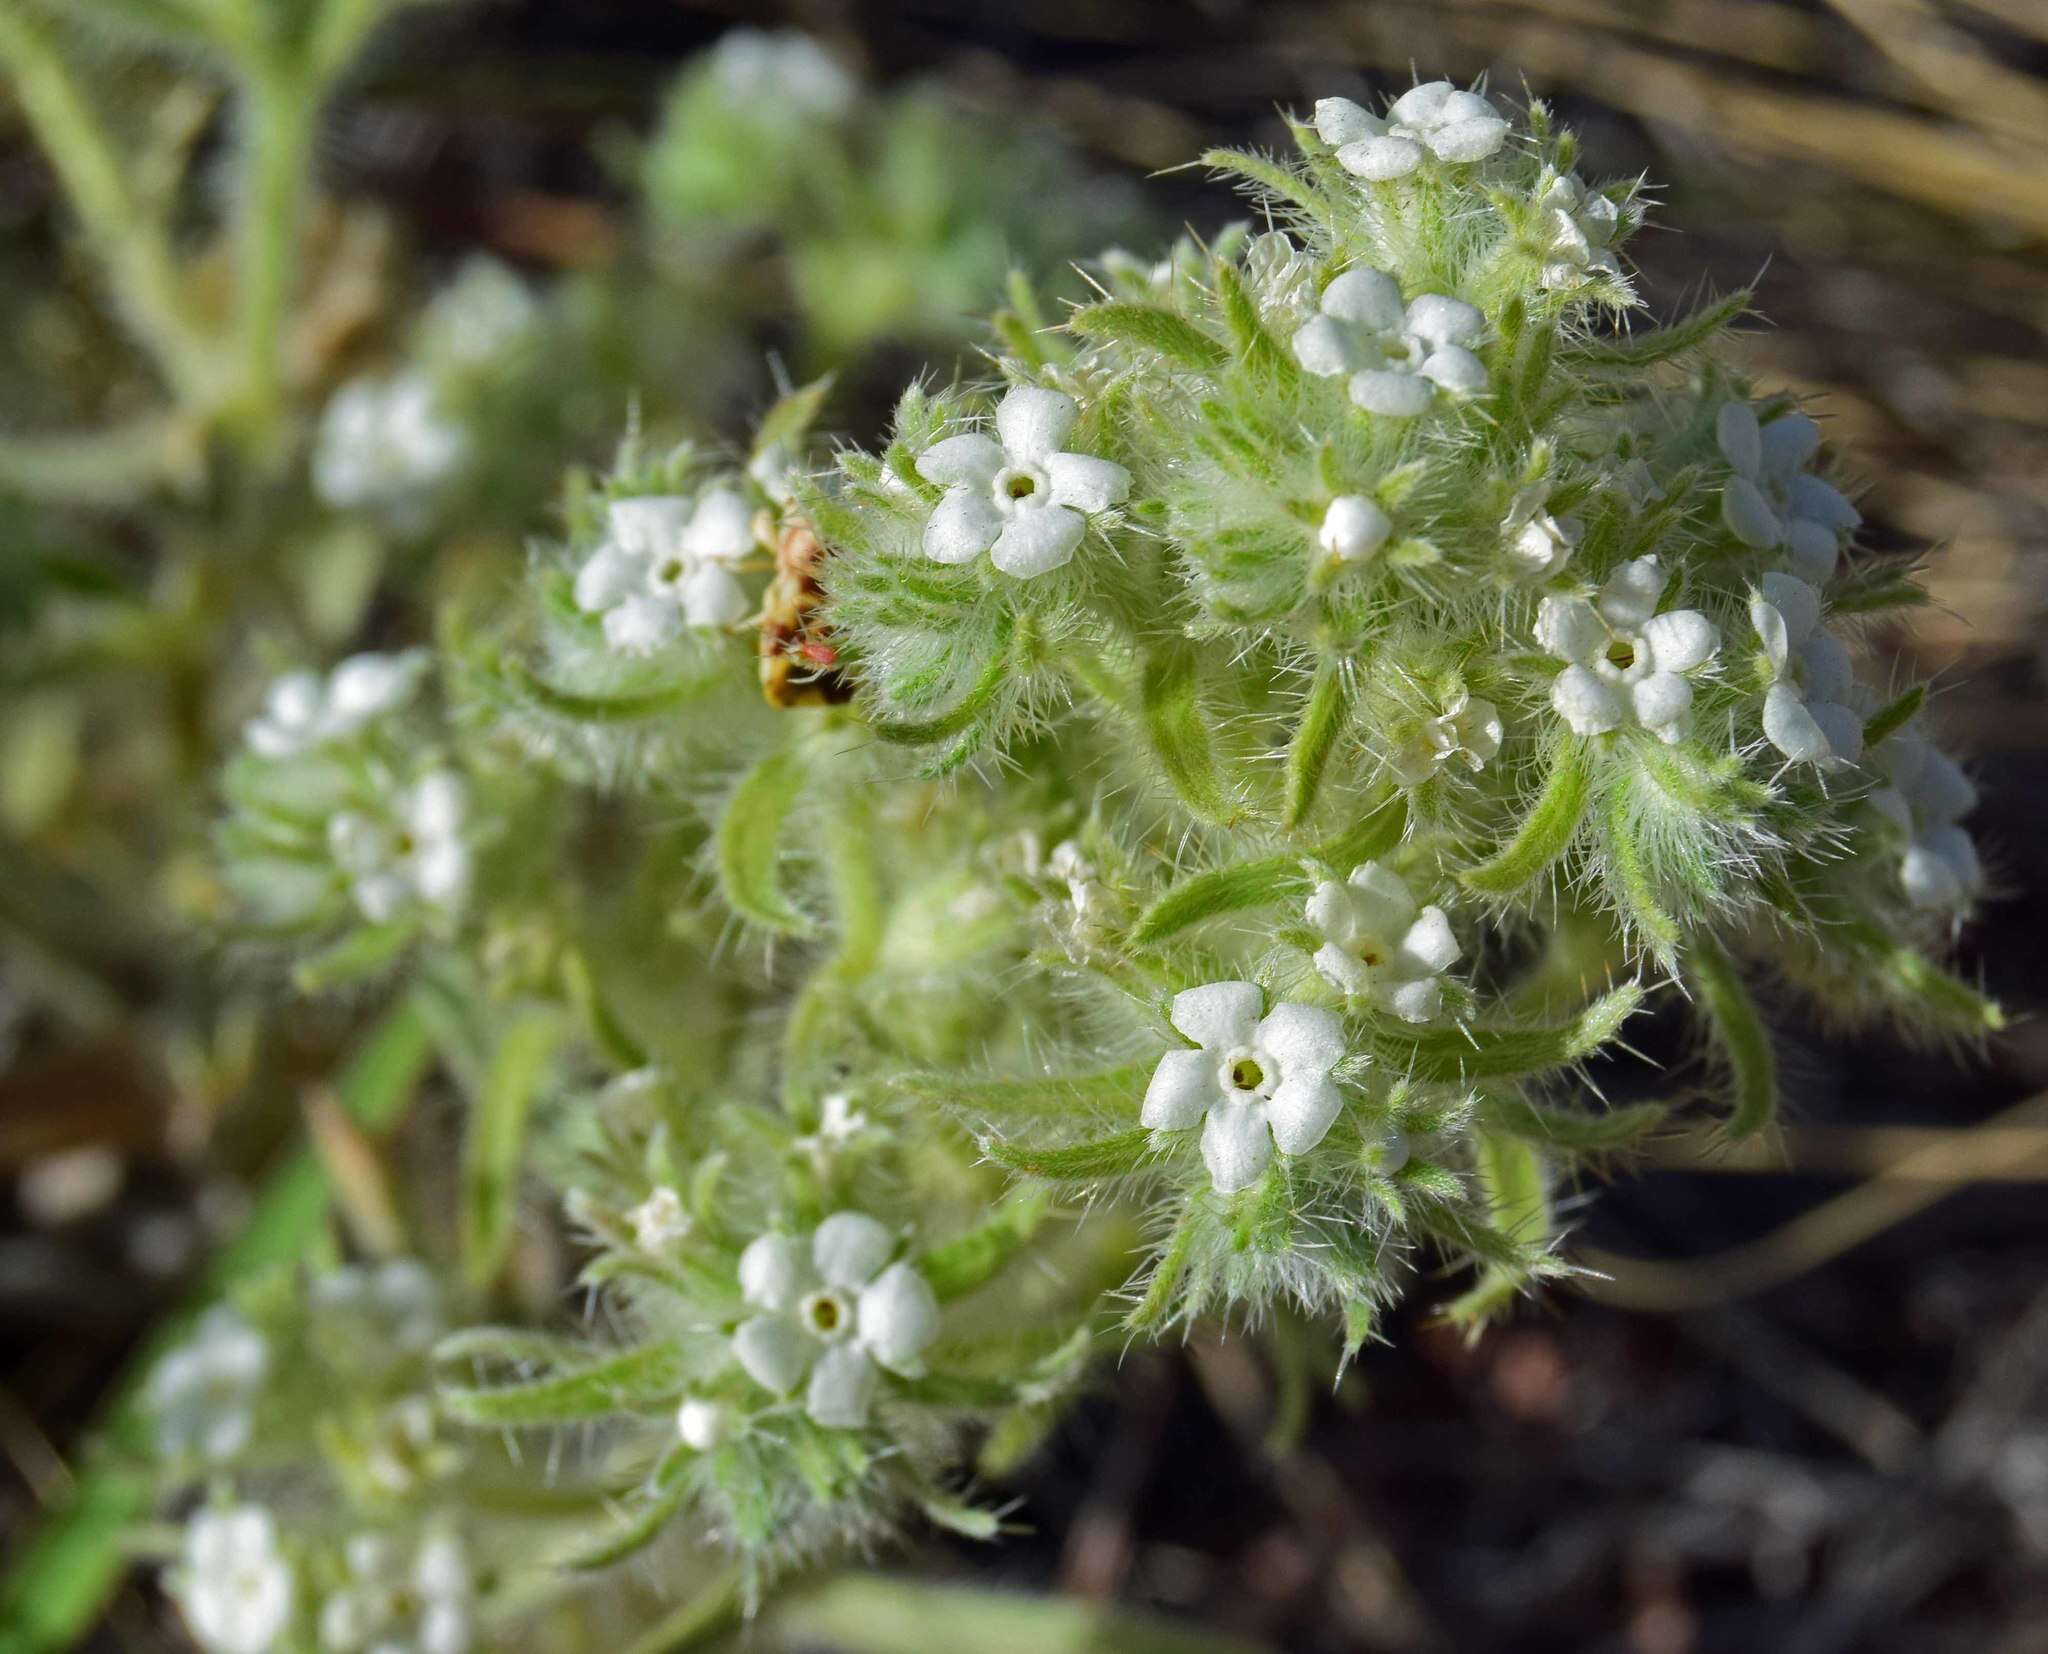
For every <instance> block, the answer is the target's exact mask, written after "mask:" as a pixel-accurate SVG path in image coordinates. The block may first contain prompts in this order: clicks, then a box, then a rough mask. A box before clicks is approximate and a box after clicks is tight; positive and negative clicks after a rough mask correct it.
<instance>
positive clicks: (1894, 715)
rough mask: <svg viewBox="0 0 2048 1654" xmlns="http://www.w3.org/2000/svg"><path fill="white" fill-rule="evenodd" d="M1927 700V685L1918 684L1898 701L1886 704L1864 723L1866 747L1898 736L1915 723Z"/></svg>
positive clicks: (1864, 742) (1864, 743)
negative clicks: (1891, 736) (1888, 737)
mask: <svg viewBox="0 0 2048 1654" xmlns="http://www.w3.org/2000/svg"><path fill="white" fill-rule="evenodd" d="M1926 700H1927V685H1925V684H1924V683H1916V684H1914V685H1913V687H1912V688H1911V689H1909V690H1907V691H1906V692H1905V694H1903V695H1901V696H1899V697H1898V698H1897V699H1896V700H1891V701H1887V702H1885V704H1884V705H1883V706H1881V707H1879V708H1878V709H1877V710H1876V711H1875V712H1873V713H1872V714H1871V715H1870V717H1869V718H1868V719H1867V720H1865V722H1864V725H1863V745H1864V747H1865V748H1866V749H1867V748H1870V747H1874V746H1876V745H1877V743H1878V742H1880V741H1882V740H1883V739H1884V738H1885V737H1886V736H1887V735H1895V734H1897V733H1898V731H1899V730H1901V729H1903V728H1904V727H1905V726H1906V725H1907V724H1909V723H1911V722H1912V721H1913V715H1914V714H1915V713H1917V712H1918V711H1919V710H1920V708H1921V707H1922V706H1923V705H1924V704H1925V703H1926Z"/></svg>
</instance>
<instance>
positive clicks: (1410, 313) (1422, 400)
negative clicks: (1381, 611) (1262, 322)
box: [1294, 269, 1487, 419]
mask: <svg viewBox="0 0 2048 1654" xmlns="http://www.w3.org/2000/svg"><path fill="white" fill-rule="evenodd" d="M1485 330H1486V318H1485V317H1483V316H1482V315H1480V313H1479V312H1478V311H1477V310H1475V309H1473V307H1472V306H1471V305H1469V304H1466V303H1464V302H1463V301H1462V300H1460V299H1451V298H1446V297H1444V295H1443V294H1441V293H1423V294H1421V295H1419V296H1418V297H1417V298H1416V299H1415V301H1414V302H1413V303H1412V304H1409V305H1407V306H1405V307H1404V306H1403V305H1402V303H1401V287H1400V284H1399V283H1398V282H1396V281H1395V280H1394V278H1393V277H1392V276H1390V275H1388V274H1387V273H1386V272H1385V271H1384V270H1370V269H1358V270H1346V271H1345V272H1344V274H1343V275H1341V276H1339V277H1338V278H1337V279H1336V280H1335V281H1333V282H1331V283H1330V285H1329V286H1328V287H1326V288H1324V289H1323V298H1322V306H1321V309H1320V310H1319V311H1318V313H1317V314H1316V315H1314V316H1312V317H1310V318H1309V320H1308V321H1306V322H1305V323H1303V324H1302V326H1301V329H1300V331H1298V332H1297V333H1296V334H1295V335H1294V354H1295V357H1296V359H1297V360H1298V361H1299V362H1300V363H1301V365H1302V366H1303V367H1304V368H1306V369H1307V370H1308V371H1309V372H1310V373H1313V374H1316V375H1318V376H1319V377H1321V378H1325V379H1327V378H1331V377H1333V376H1335V375H1337V374H1349V375H1350V376H1351V387H1350V388H1351V400H1352V401H1353V402H1355V403H1356V404H1357V405H1358V406H1359V407H1361V408H1363V409H1365V411H1366V412H1367V413H1375V414H1383V415H1385V416H1386V417H1388V418H1390V419H1413V418H1414V417H1415V416H1416V415H1417V414H1422V413H1427V412H1428V411H1429V408H1430V404H1431V403H1432V402H1433V401H1434V400H1435V399H1436V393H1437V392H1438V390H1443V391H1446V392H1448V393H1450V394H1451V395H1453V396H1459V397H1469V396H1478V395H1480V394H1482V393H1483V392H1484V391H1485V390H1486V386H1487V377H1486V364H1485V363H1483V362H1482V361H1480V360H1479V358H1478V357H1477V356H1475V355H1473V354H1472V352H1471V351H1470V350H1468V349H1467V348H1466V347H1467V346H1468V345H1470V344H1472V343H1473V342H1474V341H1475V340H1477V339H1478V337H1479V336H1480V334H1481V333H1483V332H1485Z"/></svg>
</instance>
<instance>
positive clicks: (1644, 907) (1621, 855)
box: [1607, 802, 1681, 970]
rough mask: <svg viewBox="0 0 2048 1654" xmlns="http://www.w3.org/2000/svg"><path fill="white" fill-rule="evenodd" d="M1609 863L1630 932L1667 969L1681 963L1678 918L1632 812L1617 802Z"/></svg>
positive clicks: (1611, 824)
mask: <svg viewBox="0 0 2048 1654" xmlns="http://www.w3.org/2000/svg"><path fill="white" fill-rule="evenodd" d="M1607 865H1608V868H1609V870H1610V871H1611V872H1612V874H1613V876H1614V877H1613V888H1614V890H1615V891H1616V893H1617V894H1618V895H1619V897H1620V904H1619V905H1620V909H1621V916H1622V918H1623V919H1624V920H1625V921H1626V922H1627V924H1628V927H1629V931H1630V933H1631V934H1632V935H1633V936H1635V937H1637V938H1639V939H1640V940H1641V942H1642V943H1643V944H1644V945H1645V946H1647V947H1648V948H1649V950H1650V951H1651V952H1652V953H1653V954H1655V955H1656V957H1657V962H1658V963H1659V964H1660V965H1662V966H1663V967H1664V968H1665V969H1666V970H1675V969H1676V968H1677V965H1678V947H1679V942H1680V940H1681V936H1680V932H1679V926H1678V921H1677V920H1676V919H1674V918H1673V917H1672V916H1671V913H1670V911H1669V909H1668V908H1667V907H1666V906H1665V903H1664V898H1663V896H1662V894H1661V893H1660V892H1659V891H1658V889H1657V884H1656V881H1655V879H1653V878H1652V877H1651V875H1650V869H1649V865H1648V863H1646V862H1645V861H1644V860H1643V850H1642V842H1641V837H1640V834H1639V832H1638V829H1637V828H1636V826H1635V824H1634V823H1633V822H1632V821H1630V820H1629V818H1628V812H1627V811H1626V810H1624V809H1623V808H1622V807H1621V805H1620V803H1619V802H1617V803H1616V804H1615V806H1614V808H1613V809H1612V811H1611V812H1610V814H1609V819H1608V827H1607Z"/></svg>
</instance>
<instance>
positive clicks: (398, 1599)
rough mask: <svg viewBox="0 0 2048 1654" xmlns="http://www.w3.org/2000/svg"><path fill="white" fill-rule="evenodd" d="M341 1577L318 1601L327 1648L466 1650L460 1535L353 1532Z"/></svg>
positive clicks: (381, 1653) (401, 1653)
mask: <svg viewBox="0 0 2048 1654" xmlns="http://www.w3.org/2000/svg"><path fill="white" fill-rule="evenodd" d="M343 1557H344V1562H345V1566H346V1570H347V1583H346V1584H344V1585H342V1586H340V1587H339V1588H337V1589H336V1590H334V1591H331V1592H330V1593H328V1595H327V1597H326V1599H325V1600H324V1601H323V1602H322V1603H321V1604H320V1646H321V1648H322V1649H324V1650H328V1651H330V1654H467V1651H468V1650H469V1648H470V1647H471V1645H472V1643H473V1641H474V1635H475V1627H474V1625H473V1623H472V1613H473V1599H474V1587H473V1584H472V1581H471V1578H470V1569H469V1559H468V1558H467V1557H466V1556H465V1555H464V1554H463V1549H462V1542H461V1541H460V1540H459V1539H457V1538H455V1537H454V1536H453V1535H450V1534H434V1535H431V1536H429V1537H428V1538H426V1539H424V1540H422V1541H421V1542H420V1543H419V1545H418V1546H417V1547H410V1546H408V1545H406V1544H404V1543H402V1542H401V1541H399V1540H398V1539H396V1538H394V1537H393V1536H392V1535H389V1534H381V1533H359V1534H356V1535H354V1536H352V1537H351V1538H350V1539H349V1541H348V1542H347V1544H346V1546H345V1547H344V1549H343Z"/></svg>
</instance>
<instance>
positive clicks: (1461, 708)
mask: <svg viewBox="0 0 2048 1654" xmlns="http://www.w3.org/2000/svg"><path fill="white" fill-rule="evenodd" d="M1501 733H1502V725H1501V719H1500V709H1499V708H1498V707H1497V706H1495V705H1494V704H1493V702H1491V701H1489V700H1485V699H1482V698H1479V697H1477V696H1474V695H1472V694H1471V693H1469V692H1468V691H1466V690H1463V689H1460V690H1457V691H1456V692H1455V693H1453V694H1452V695H1451V696H1450V698H1449V699H1448V700H1446V701H1445V702H1444V709H1443V711H1442V712H1440V713H1438V714H1437V715H1436V716H1435V717H1433V718H1428V719H1425V720H1424V721H1423V723H1422V726H1421V728H1419V729H1418V730H1416V732H1415V733H1414V735H1413V736H1412V737H1410V738H1409V739H1408V740H1406V741H1404V742H1402V743H1401V744H1400V745H1399V746H1398V747H1396V748H1395V749H1394V750H1393V752H1392V753H1391V754H1390V755H1389V757H1388V760H1387V762H1388V764H1389V765H1390V766H1391V767H1392V769H1393V771H1394V778H1395V779H1396V780H1397V781H1399V782H1400V783H1401V785H1402V786H1404V787H1419V786H1421V785H1422V784H1423V782H1425V781H1427V780H1429V779H1430V778H1431V777H1432V776H1434V775H1435V774H1436V772H1437V771H1438V770H1440V769H1442V768H1443V767H1444V765H1446V764H1448V763H1450V762H1451V761H1452V760H1453V759H1456V760H1457V761H1458V762H1459V763H1461V764H1463V765H1464V766H1465V767H1466V768H1467V769H1468V770H1470V771H1472V773H1473V774H1474V775H1477V774H1478V773H1479V772H1480V771H1481V770H1483V769H1485V768H1486V764H1487V760H1488V759H1490V758H1492V757H1493V756H1494V754H1495V753H1497V752H1499V751H1500V741H1501Z"/></svg>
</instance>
